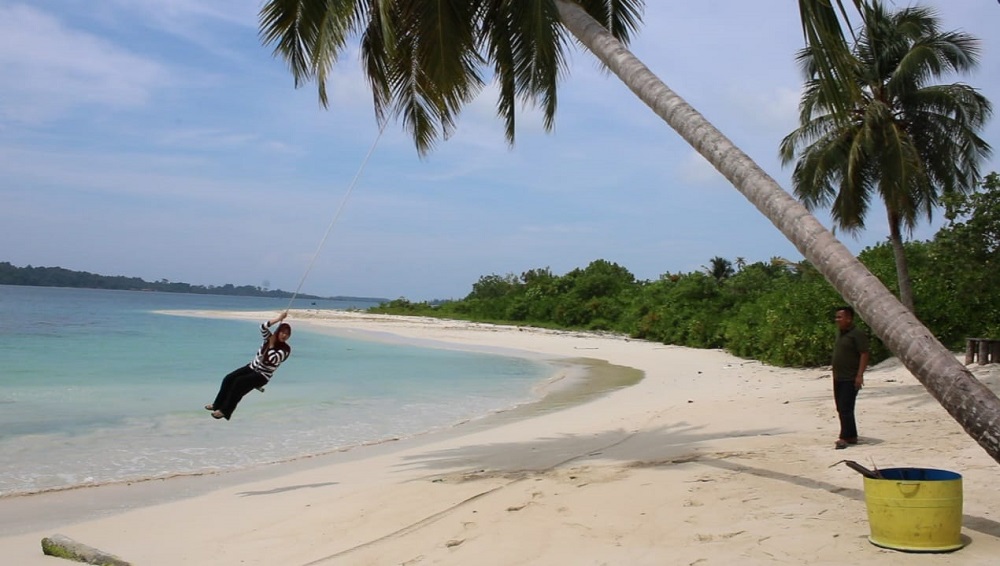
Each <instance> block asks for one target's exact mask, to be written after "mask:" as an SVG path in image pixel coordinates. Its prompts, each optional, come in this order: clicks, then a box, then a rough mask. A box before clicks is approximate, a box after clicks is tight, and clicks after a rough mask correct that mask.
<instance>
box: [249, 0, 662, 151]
mask: <svg viewBox="0 0 1000 566" xmlns="http://www.w3.org/2000/svg"><path fill="white" fill-rule="evenodd" d="M576 3H577V4H579V5H580V7H581V8H583V9H584V10H586V11H587V13H588V14H590V16H591V17H593V18H594V19H596V20H597V21H599V22H601V23H602V24H603V25H604V26H605V27H606V28H607V29H608V30H610V31H611V32H612V33H613V34H614V35H615V37H616V38H618V40H620V41H622V42H623V43H627V42H628V40H629V37H630V35H631V33H632V32H634V31H635V30H636V28H637V27H638V25H639V22H640V20H641V15H642V11H643V6H644V2H642V1H641V0H576ZM260 22H261V25H260V29H261V32H260V34H261V39H262V40H263V42H264V43H265V44H268V45H274V51H275V54H276V55H278V56H280V57H282V58H284V59H285V60H286V61H287V62H288V65H289V67H290V69H291V71H292V75H293V76H294V77H295V84H296V86H299V85H301V84H303V83H305V82H309V81H311V80H315V81H316V83H317V86H318V88H319V97H320V101H321V102H322V104H323V105H324V106H326V105H328V103H329V100H328V98H327V93H326V81H327V78H328V74H329V71H330V69H331V68H332V66H333V64H334V63H335V62H336V61H337V59H338V57H339V56H340V55H341V53H342V52H343V51H344V49H345V47H346V46H347V44H348V41H349V40H350V39H352V38H354V37H358V38H359V39H360V45H361V58H362V61H363V63H364V66H365V72H366V76H367V78H368V80H369V82H370V86H371V90H372V95H373V98H374V103H375V113H376V116H377V118H378V120H379V122H380V123H384V122H385V121H386V120H387V119H388V118H402V120H403V122H404V124H405V125H406V128H407V129H408V130H409V131H410V133H411V134H412V135H413V138H414V140H415V142H416V146H417V151H418V152H420V154H421V155H424V154H426V153H428V152H429V151H430V150H431V149H432V148H433V146H434V143H435V142H436V141H437V140H438V138H440V137H444V138H447V137H448V136H449V135H450V134H451V133H452V131H453V130H454V127H455V120H456V118H457V116H458V114H459V111H460V110H461V109H462V107H463V106H464V105H465V104H467V103H468V102H470V101H471V100H472V99H473V98H475V97H476V95H477V94H479V92H480V91H481V90H482V88H483V86H484V85H485V83H486V78H487V76H488V75H491V78H492V80H494V81H495V82H496V84H497V87H498V90H499V99H498V101H497V113H498V115H499V116H500V117H501V118H502V119H503V120H504V122H505V125H506V137H507V141H508V143H511V144H513V142H514V132H515V122H516V120H515V119H516V109H517V106H518V103H519V102H520V103H522V104H529V105H532V106H541V108H542V110H543V112H544V121H545V127H546V129H551V128H552V126H553V121H554V119H555V113H556V86H557V82H558V78H559V77H560V76H562V75H564V74H565V73H566V71H567V65H568V63H567V61H566V49H567V48H568V46H569V43H570V35H569V33H568V32H567V31H566V29H565V28H564V27H563V26H562V25H561V24H560V20H559V12H558V9H557V7H556V3H555V2H554V1H553V0H546V1H537V0H536V1H526V0H518V1H511V0H463V1H461V2H455V1H447V0H436V1H428V0H395V1H388V2H387V1H374V0H326V1H315V0H269V1H268V2H266V3H265V4H264V6H263V8H262V9H261V13H260Z"/></svg>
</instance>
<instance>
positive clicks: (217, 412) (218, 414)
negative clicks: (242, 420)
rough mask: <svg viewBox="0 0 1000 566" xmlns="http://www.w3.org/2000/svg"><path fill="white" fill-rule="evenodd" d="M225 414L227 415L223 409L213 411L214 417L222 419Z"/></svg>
mask: <svg viewBox="0 0 1000 566" xmlns="http://www.w3.org/2000/svg"><path fill="white" fill-rule="evenodd" d="M225 416H226V415H224V414H222V411H212V418H213V419H221V418H222V417H225Z"/></svg>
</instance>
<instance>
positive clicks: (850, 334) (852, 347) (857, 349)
mask: <svg viewBox="0 0 1000 566" xmlns="http://www.w3.org/2000/svg"><path fill="white" fill-rule="evenodd" d="M867 351H868V337H867V336H865V333H864V332H861V331H860V330H858V327H856V326H852V327H850V328H848V329H847V330H839V331H838V335H837V342H836V343H835V344H834V345H833V379H834V380H835V381H854V378H856V377H857V376H858V367H859V366H860V365H861V354H863V353H864V352H867Z"/></svg>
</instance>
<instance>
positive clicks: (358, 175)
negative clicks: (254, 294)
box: [285, 121, 388, 312]
mask: <svg viewBox="0 0 1000 566" xmlns="http://www.w3.org/2000/svg"><path fill="white" fill-rule="evenodd" d="M387 123H388V121H386V122H383V123H382V125H381V126H380V127H379V129H378V135H377V136H375V141H373V142H372V146H371V147H370V148H369V149H368V154H367V155H365V158H364V160H363V161H362V162H361V167H359V168H358V172H357V173H355V174H354V179H353V180H352V181H351V184H350V185H349V186H348V187H347V192H346V193H344V198H342V199H340V205H339V206H338V207H337V211H336V212H335V213H334V215H333V218H332V219H331V220H330V225H329V226H327V227H326V233H325V234H323V239H322V240H320V241H319V245H318V246H316V252H315V253H313V256H312V259H311V260H309V265H308V266H307V267H306V272H305V273H303V274H302V279H300V280H299V286H298V287H296V288H295V292H294V293H292V298H291V299H289V300H288V306H287V307H285V312H288V309H290V308H292V303H293V302H294V301H295V297H297V296H299V291H301V290H302V285H303V284H304V283H305V282H306V278H307V277H309V273H310V272H311V271H312V268H313V266H314V265H315V264H316V258H318V257H319V252H320V250H322V249H323V245H324V244H326V240H327V239H328V238H329V237H330V232H332V231H333V226H334V224H336V223H337V219H339V218H340V214H341V213H342V212H343V211H344V207H345V206H346V205H347V200H348V199H349V198H350V197H351V193H353V192H354V187H355V185H357V184H358V179H360V178H361V173H362V172H363V171H364V170H365V166H366V165H368V160H369V159H371V156H372V153H374V152H375V146H377V145H378V142H379V140H380V139H381V138H382V132H384V131H385V126H386V124H387Z"/></svg>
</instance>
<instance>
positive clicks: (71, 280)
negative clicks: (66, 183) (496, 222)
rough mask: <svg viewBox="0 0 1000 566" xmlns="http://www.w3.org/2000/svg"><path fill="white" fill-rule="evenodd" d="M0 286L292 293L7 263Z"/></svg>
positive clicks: (244, 294)
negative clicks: (152, 279) (19, 265)
mask: <svg viewBox="0 0 1000 566" xmlns="http://www.w3.org/2000/svg"><path fill="white" fill-rule="evenodd" d="M0 285H26V286H31V287H78V288H83V289H113V290H118V291H159V292H163V293H191V294H195V295H236V296H240V297H273V298H279V299H282V298H290V297H291V296H292V295H293V293H290V292H288V291H282V290H281V289H265V288H263V287H254V286H252V285H240V286H236V285H233V284H231V283H227V284H225V285H222V286H215V285H209V286H205V285H191V284H190V283H178V282H175V281H168V280H166V279H161V280H160V281H146V280H144V279H140V278H139V277H124V276H121V275H98V274H96V273H89V272H87V271H73V270H70V269H64V268H62V267H32V266H30V265H28V266H26V267H17V266H15V265H12V264H11V263H10V262H6V261H0ZM296 296H297V297H299V298H302V299H323V300H331V301H358V302H371V303H386V302H388V301H389V299H383V298H378V297H343V296H337V297H320V296H317V295H305V294H302V293H299V294H298V295H296Z"/></svg>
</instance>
